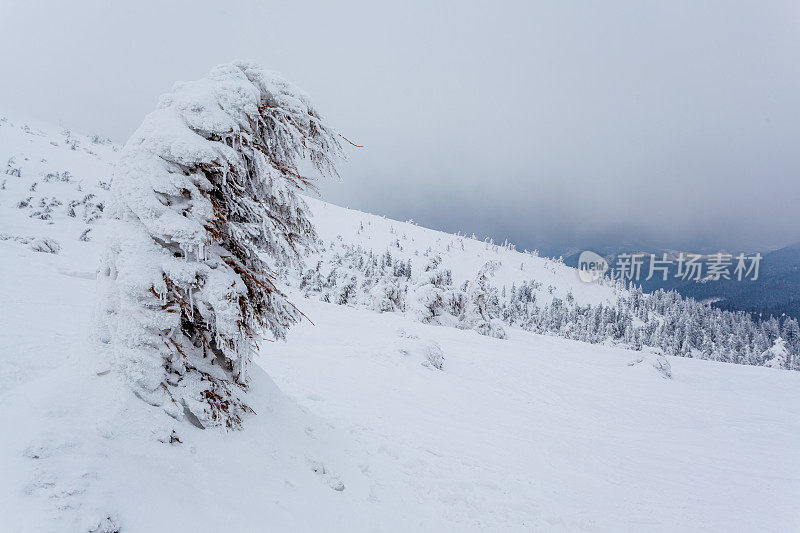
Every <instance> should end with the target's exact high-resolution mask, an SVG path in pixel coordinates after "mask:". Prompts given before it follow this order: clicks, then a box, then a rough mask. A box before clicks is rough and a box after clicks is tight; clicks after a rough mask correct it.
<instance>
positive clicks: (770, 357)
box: [761, 337, 789, 368]
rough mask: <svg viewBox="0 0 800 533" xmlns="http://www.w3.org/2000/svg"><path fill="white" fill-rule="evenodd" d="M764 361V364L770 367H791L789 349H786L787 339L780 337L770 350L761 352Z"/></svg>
mask: <svg viewBox="0 0 800 533" xmlns="http://www.w3.org/2000/svg"><path fill="white" fill-rule="evenodd" d="M761 358H762V360H763V361H764V366H768V367H770V368H788V367H789V351H788V350H787V349H786V341H784V340H783V339H782V338H780V337H778V338H777V339H775V344H773V345H772V347H771V348H770V349H769V350H766V351H765V352H764V353H763V354H761Z"/></svg>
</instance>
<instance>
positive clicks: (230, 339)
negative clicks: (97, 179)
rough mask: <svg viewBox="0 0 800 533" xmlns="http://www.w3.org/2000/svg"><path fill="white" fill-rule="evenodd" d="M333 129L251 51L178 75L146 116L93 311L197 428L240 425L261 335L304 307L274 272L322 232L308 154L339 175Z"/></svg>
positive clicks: (153, 397)
mask: <svg viewBox="0 0 800 533" xmlns="http://www.w3.org/2000/svg"><path fill="white" fill-rule="evenodd" d="M337 135H338V134H337V133H336V132H335V131H334V130H333V129H331V128H330V127H329V126H328V125H327V124H326V123H325V122H324V121H323V119H322V118H321V116H320V114H319V113H318V112H317V110H316V109H315V108H314V106H313V105H312V103H311V102H310V100H309V98H308V97H307V96H306V95H305V94H304V93H303V92H301V91H299V90H298V89H297V88H296V87H294V86H293V85H291V84H290V83H288V82H287V81H286V80H284V79H283V78H281V77H280V76H278V75H277V74H275V73H272V72H269V71H266V70H263V69H261V68H260V67H258V66H257V65H254V64H251V63H246V62H234V63H231V64H227V65H222V66H219V67H217V68H215V69H213V70H212V71H211V72H210V74H209V75H208V76H207V77H206V78H204V79H201V80H199V81H194V82H188V83H179V84H177V85H175V87H174V89H173V92H172V93H170V94H167V95H165V96H163V97H162V98H161V100H160V102H159V104H158V108H157V110H156V111H154V112H153V113H151V114H150V115H148V116H147V117H146V118H145V120H144V122H143V124H142V125H141V126H140V127H139V129H138V130H137V131H136V132H135V133H134V134H133V136H132V137H131V139H130V140H129V141H128V143H127V144H126V146H125V148H124V150H123V152H122V154H121V157H120V160H119V163H118V165H117V168H116V173H115V176H114V180H113V186H112V188H113V197H114V200H113V204H112V205H111V206H110V210H109V214H110V218H111V219H112V223H113V229H112V233H113V238H112V240H111V242H110V245H109V248H108V252H107V254H106V257H105V259H104V262H103V265H102V267H101V272H100V276H99V280H100V283H101V290H102V294H103V297H102V298H101V302H100V305H99V317H98V319H99V326H100V328H99V332H100V337H101V340H103V341H104V342H106V343H108V344H109V348H110V351H111V352H113V356H114V361H115V363H116V365H117V366H118V368H119V369H120V370H121V372H122V373H123V374H124V375H125V376H126V377H127V378H128V380H129V381H130V383H131V385H132V386H133V388H134V390H135V392H136V394H137V395H138V396H139V397H141V398H142V399H144V400H145V401H147V402H149V403H151V404H153V405H157V406H161V407H163V408H164V409H165V410H166V411H167V412H168V413H169V414H170V415H172V416H174V417H175V418H186V419H188V420H189V421H190V422H192V423H193V424H195V425H198V426H201V427H210V426H223V427H228V428H237V427H239V426H240V425H241V423H242V416H243V415H244V414H245V413H246V412H248V411H249V408H248V407H247V403H246V398H245V396H244V392H245V391H246V389H247V374H246V372H247V364H248V362H249V361H250V359H251V355H252V352H253V350H254V348H255V347H256V340H257V339H258V338H259V336H260V335H261V334H262V333H267V332H268V333H269V334H271V336H272V337H273V338H275V339H281V338H283V337H284V336H285V334H286V330H287V328H288V327H289V326H291V325H292V324H293V323H295V322H297V321H298V320H299V319H300V317H301V315H300V313H299V311H298V310H297V309H296V308H295V307H294V306H293V305H292V304H291V303H290V302H289V301H287V299H286V296H285V295H284V294H283V293H282V292H281V290H280V289H279V287H278V284H277V283H276V278H275V274H274V272H275V270H276V268H277V267H279V266H281V265H285V264H288V263H292V262H295V263H296V262H298V261H299V260H300V257H301V254H302V253H303V252H304V250H305V249H306V248H307V247H309V246H310V245H312V244H313V243H314V241H315V232H314V228H313V227H312V226H311V224H310V223H309V221H308V218H307V214H306V205H305V203H304V201H303V200H302V198H300V197H299V196H298V192H300V191H303V190H307V189H309V188H313V183H312V180H311V179H310V178H308V177H305V176H304V175H302V174H301V171H300V166H301V162H302V161H303V160H306V161H308V162H310V163H311V165H313V167H315V168H316V169H317V170H318V171H319V172H321V173H322V174H323V175H336V170H335V168H334V165H333V163H334V161H335V160H336V158H338V157H340V156H341V155H342V152H341V146H340V144H339V141H338V136H337Z"/></svg>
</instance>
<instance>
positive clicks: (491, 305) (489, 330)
mask: <svg viewBox="0 0 800 533" xmlns="http://www.w3.org/2000/svg"><path fill="white" fill-rule="evenodd" d="M499 266H500V264H499V262H498V261H488V262H487V263H486V264H485V265H483V266H482V267H481V269H480V270H479V271H478V275H477V276H476V277H475V279H474V280H472V281H471V282H470V283H469V288H468V290H467V298H468V302H469V305H468V306H467V312H466V316H465V317H464V322H465V325H466V326H467V327H469V328H472V329H474V330H475V331H477V332H478V333H480V334H481V335H488V336H490V337H496V338H498V339H505V338H506V331H505V329H503V326H502V324H501V323H500V320H499V319H498V317H499V315H500V310H499V305H498V302H497V288H495V287H493V286H491V285H490V284H489V277H490V276H492V275H494V272H495V271H496V270H497V268H499Z"/></svg>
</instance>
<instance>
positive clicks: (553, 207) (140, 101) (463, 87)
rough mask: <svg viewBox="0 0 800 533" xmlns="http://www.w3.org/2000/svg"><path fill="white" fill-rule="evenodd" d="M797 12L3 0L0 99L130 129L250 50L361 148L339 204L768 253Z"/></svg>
mask: <svg viewBox="0 0 800 533" xmlns="http://www.w3.org/2000/svg"><path fill="white" fill-rule="evenodd" d="M97 21H102V24H98V23H97ZM798 23H800V5H798V4H797V3H796V2H790V1H772V2H743V1H737V2H706V3H703V4H702V5H700V4H697V3H696V2H689V1H678V2H661V3H657V4H652V3H650V4H631V3H628V2H604V3H602V4H592V3H578V4H569V5H566V4H564V3H562V2H544V3H542V2H538V3H535V4H533V3H529V2H506V3H502V4H500V5H497V4H488V3H481V2H459V3H437V4H436V5H430V3H428V2H404V3H402V4H397V5H393V6H385V5H375V4H373V3H368V2H354V1H343V2H336V3H335V4H327V5H326V4H323V3H320V4H319V5H316V6H313V8H311V7H310V6H308V5H297V4H295V3H289V2H286V3H273V2H269V3H263V2H256V1H254V0H252V1H233V2H226V3H224V4H221V3H217V2H210V1H205V0H204V1H197V2H171V3H169V4H168V5H165V4H163V3H161V2H154V1H149V0H146V1H141V2H136V3H124V4H120V5H111V4H109V3H105V2H91V1H90V2H81V3H79V4H72V3H71V4H64V3H61V2H54V1H53V2H37V3H24V4H23V3H14V4H13V5H12V4H10V3H9V5H5V6H4V8H3V16H2V17H0V47H2V48H3V49H4V50H14V51H15V53H14V54H0V68H2V71H3V72H4V73H5V75H6V80H8V82H7V83H4V84H2V86H0V98H1V99H2V101H3V102H4V104H5V106H6V107H7V108H8V110H18V111H19V112H21V113H24V114H25V115H27V116H39V117H42V118H45V119H48V120H52V119H54V118H56V119H59V120H61V121H62V123H63V124H64V125H67V126H71V127H74V128H76V129H79V130H80V131H94V132H98V133H101V134H104V135H107V136H110V137H112V138H113V139H114V140H116V141H119V142H123V141H125V140H126V139H127V137H128V136H129V135H130V133H131V132H132V131H133V129H134V128H135V127H136V126H137V125H138V124H139V122H140V120H141V117H142V116H143V115H144V114H145V112H146V111H148V110H150V109H152V107H153V105H154V104H155V102H156V99H157V97H158V96H159V95H160V94H161V93H163V92H166V91H167V90H169V88H170V86H171V84H172V82H173V80H174V79H176V78H179V79H180V78H182V79H195V78H197V77H198V76H200V75H202V74H203V73H205V72H207V71H208V69H209V68H210V67H211V66H213V65H214V64H218V63H222V62H226V61H230V60H231V59H233V58H237V57H241V58H252V59H255V60H257V61H259V62H260V63H262V64H264V65H267V66H268V67H270V68H273V69H275V70H278V71H280V72H282V73H283V74H285V75H286V76H287V77H288V78H290V79H292V80H295V81H296V82H297V83H298V84H299V85H300V86H302V87H305V88H307V90H308V91H309V92H310V94H312V95H314V96H315V98H316V101H317V103H318V105H319V107H320V108H321V109H324V110H326V113H327V115H328V118H329V119H330V120H331V122H332V123H335V124H337V125H338V126H339V127H340V128H341V131H342V132H343V133H344V134H345V135H347V136H348V138H350V139H351V140H353V141H354V142H356V143H358V144H361V145H364V146H365V147H364V148H361V149H355V148H353V149H351V150H350V162H349V164H347V165H345V166H344V167H343V168H342V175H343V178H344V179H343V181H342V182H328V183H326V184H324V185H323V193H324V196H325V197H326V198H327V199H330V200H331V201H334V202H337V203H340V204H345V205H350V206H353V207H358V208H362V209H365V210H368V211H371V212H376V213H382V214H385V215H388V216H391V217H395V218H401V219H407V218H413V219H415V220H418V221H420V222H421V223H424V224H426V225H428V226H434V227H438V228H442V229H445V230H448V231H459V230H460V231H462V232H467V233H472V232H475V233H477V234H478V235H479V236H487V237H493V238H495V239H496V240H497V239H500V240H502V239H504V238H506V237H507V238H509V239H511V240H513V241H515V242H516V243H518V245H519V246H520V248H539V249H541V250H542V251H543V252H544V253H551V254H560V253H563V252H564V251H565V250H567V249H569V248H570V247H599V246H603V245H616V244H622V243H626V242H637V243H641V244H642V247H649V248H659V247H670V248H684V249H699V248H715V249H719V248H729V249H733V248H736V249H768V248H774V247H779V246H782V245H786V244H789V243H792V242H797V241H800V217H798V216H797V205H798V203H800V180H799V179H798V174H800V152H798V150H797V149H796V146H795V144H796V139H798V138H799V137H800V105H799V104H798V98H797V95H798V94H800V73H798V68H797V65H798V64H800V33H798V32H797V27H798ZM209 29H213V34H214V35H215V37H214V38H208V37H207V35H208V33H207V31H206V30H209ZM201 30H202V31H203V32H205V35H204V36H202V37H201V36H200V35H201ZM420 190H422V191H425V194H424V196H421V195H420V194H419V191H420Z"/></svg>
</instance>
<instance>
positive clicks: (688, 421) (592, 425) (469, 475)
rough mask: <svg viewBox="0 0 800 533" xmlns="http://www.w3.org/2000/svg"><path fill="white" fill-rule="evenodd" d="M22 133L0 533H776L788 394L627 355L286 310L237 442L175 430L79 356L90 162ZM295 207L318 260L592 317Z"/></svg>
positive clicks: (562, 284) (777, 376) (789, 509)
mask: <svg viewBox="0 0 800 533" xmlns="http://www.w3.org/2000/svg"><path fill="white" fill-rule="evenodd" d="M24 123H27V124H28V125H29V126H28V127H27V128H24V127H23V122H20V121H14V120H8V119H7V120H5V121H0V167H2V165H3V164H5V162H6V161H8V160H9V159H10V158H12V157H13V160H12V161H10V162H9V163H8V164H7V165H6V168H7V170H5V175H0V183H3V184H4V185H3V187H2V189H0V234H2V235H3V240H0V294H1V295H2V304H3V315H2V321H0V357H2V361H3V364H2V365H0V407H2V408H1V409H0V428H2V430H0V431H2V438H0V472H2V480H3V481H2V483H0V530H1V531H220V530H224V531H260V530H277V531H286V530H291V531H313V530H334V531H339V530H341V531H344V530H347V531H406V530H412V529H413V530H424V531H442V530H445V531H465V530H534V531H645V530H646V531H687V530H706V531H732V530H736V531H756V530H759V531H794V530H797V529H798V528H800V509H798V507H797V505H796V502H797V501H798V498H800V451H798V450H800V401H798V400H800V395H798V392H797V391H798V390H800V374H798V373H795V372H788V371H779V370H774V369H768V368H757V367H746V366H739V365H728V364H721V363H714V362H710V361H698V360H692V359H683V358H672V357H668V358H667V360H668V362H669V363H670V364H671V367H672V378H671V379H667V378H665V376H664V374H663V373H662V372H659V371H658V370H657V369H656V368H654V366H655V365H657V364H659V362H660V360H661V359H659V358H658V357H657V356H656V355H654V354H651V353H649V352H647V351H644V352H631V351H627V350H623V349H620V348H613V347H603V346H598V345H588V344H583V343H579V342H575V341H569V340H564V339H559V338H556V337H549V336H541V335H536V334H533V333H529V332H525V331H521V330H518V329H514V328H510V329H509V331H508V337H509V338H508V339H504V340H499V339H493V338H490V337H485V336H481V335H478V334H477V333H476V332H474V331H471V330H460V329H455V328H445V327H438V326H432V325H425V324H421V323H419V322H417V321H415V320H414V319H413V317H411V316H409V315H408V314H401V313H383V314H379V313H375V312H372V311H369V310H366V309H362V308H357V307H351V306H338V305H334V304H329V303H324V302H320V301H318V300H317V299H311V300H305V299H303V298H302V293H301V292H300V291H299V290H297V289H294V288H290V289H289V290H290V295H292V296H293V297H294V299H295V301H296V302H297V303H298V306H299V307H300V308H301V309H302V310H303V312H304V313H305V314H306V315H307V316H308V317H309V319H310V322H306V323H304V324H302V325H301V326H299V327H297V328H295V329H293V330H292V331H291V332H290V335H289V339H288V342H286V343H264V345H263V346H262V353H261V354H260V356H259V358H258V359H257V361H256V362H257V363H258V367H260V368H254V369H253V371H252V373H251V379H252V381H251V386H250V393H249V395H250V403H251V405H252V407H253V408H254V410H255V411H256V413H257V414H256V415H253V416H250V417H249V418H248V419H247V420H246V421H245V429H244V430H243V431H241V432H233V433H227V434H226V433H221V432H216V431H201V430H198V429H196V428H195V427H194V426H191V425H189V424H178V423H176V422H175V421H174V420H173V419H171V418H169V417H168V416H167V415H165V414H164V412H163V411H162V410H160V409H158V408H153V407H150V406H148V405H146V404H145V403H143V402H142V401H140V400H139V399H138V398H136V397H135V396H134V395H133V394H132V392H131V391H130V389H129V388H128V387H127V386H126V385H125V384H124V383H123V382H122V381H121V379H120V378H119V377H118V376H116V375H115V373H114V372H109V365H108V362H107V361H106V359H105V358H104V354H103V353H102V352H99V351H97V349H96V347H95V346H94V345H92V344H91V342H90V341H89V334H88V333H89V330H90V328H91V325H92V312H93V307H94V303H93V301H94V291H95V282H94V272H95V268H96V265H97V261H98V255H99V253H100V250H101V248H102V240H103V239H102V237H103V235H102V234H103V222H102V218H98V217H97V216H96V215H97V214H98V212H102V203H103V201H104V198H105V194H107V193H106V189H105V187H106V185H105V183H107V182H108V180H109V179H110V177H111V173H112V165H113V161H114V157H115V154H116V152H115V148H114V146H113V145H112V144H110V143H107V142H104V141H101V140H99V139H95V140H94V141H93V140H92V139H91V138H87V137H84V136H80V135H75V134H71V133H70V134H69V135H67V134H66V133H63V132H62V131H60V130H59V129H58V128H53V127H51V126H48V125H46V124H32V123H31V122H30V121H25V122H24ZM0 171H2V170H0ZM65 171H68V172H69V174H68V175H66V177H65V174H64V172H65ZM48 176H51V177H49V178H48ZM4 180H5V181H4ZM33 183H36V184H37V185H36V186H35V187H33ZM32 187H33V189H34V190H31V188H32ZM89 194H94V196H93V197H91V198H89V199H86V200H84V199H85V198H86V196H87V195H89ZM28 197H31V200H30V201H29V202H28V204H27V205H24V206H22V207H18V203H19V202H20V200H26V199H27V198H28ZM59 202H60V203H59ZM71 202H75V203H73V204H72V205H71ZM310 203H311V207H312V210H313V211H314V215H315V217H314V222H315V224H316V225H317V228H318V231H319V233H320V236H321V237H322V239H323V241H325V242H327V243H330V242H333V241H334V240H338V239H339V236H340V235H341V239H342V241H343V242H348V243H354V244H357V245H358V246H361V247H363V248H365V249H372V250H374V251H375V252H376V253H383V252H384V251H385V250H386V249H387V247H389V246H392V250H393V251H392V254H393V255H397V256H399V257H405V258H412V262H413V263H414V264H415V267H416V264H417V263H418V262H417V261H414V260H413V258H414V257H417V256H421V255H424V254H425V252H426V251H427V249H428V248H432V249H434V250H436V251H437V252H439V253H442V254H443V258H444V260H445V261H446V262H447V266H448V268H450V269H451V270H452V271H453V277H454V278H455V281H456V282H461V281H463V280H467V279H470V278H471V277H473V276H474V275H475V272H476V271H477V270H478V269H479V268H480V267H481V265H483V264H484V263H485V262H486V261H488V260H500V261H501V263H502V264H501V266H500V269H499V270H498V271H497V273H496V274H495V276H496V279H497V280H498V284H510V283H512V282H516V283H519V282H521V281H523V280H526V279H532V278H533V279H537V280H540V281H541V282H542V285H541V291H542V294H541V298H546V297H547V296H549V295H550V293H551V292H552V293H553V294H552V295H554V296H559V297H566V295H567V293H568V292H572V293H573V295H574V297H575V299H576V300H580V301H582V302H585V303H587V304H588V303H595V302H602V301H610V300H613V299H614V298H615V297H616V295H615V294H614V289H613V288H612V287H608V286H599V285H585V284H582V283H580V281H579V280H578V278H577V276H575V273H574V271H572V270H570V269H567V268H566V267H564V266H563V265H561V264H558V263H556V262H553V261H550V260H547V259H543V258H538V257H534V256H532V255H530V254H520V253H517V252H514V251H512V250H510V249H506V248H503V247H500V248H495V247H492V246H488V245H487V244H485V243H481V242H476V241H473V240H470V239H462V238H459V237H456V236H451V235H447V234H443V233H439V232H434V231H431V230H426V229H424V228H420V227H417V226H414V225H413V224H406V223H400V222H395V221H390V220H386V219H383V218H380V217H375V216H372V215H368V214H364V213H359V212H355V211H349V210H345V209H342V208H339V207H336V206H333V205H330V204H325V203H323V202H319V201H316V200H311V201H310ZM70 209H72V213H71V212H70ZM37 213H38V214H37ZM72 214H74V215H75V216H72ZM87 229H90V230H91V231H89V232H88V233H86V230H87ZM81 235H83V238H84V240H81ZM395 241H399V244H400V246H399V247H398V246H396V245H394V244H393V243H394V242H395ZM462 243H463V246H464V249H463V250H462V249H461V245H462ZM448 247H449V248H450V249H449V250H448ZM401 248H402V249H401ZM56 249H57V250H58V253H48V251H54V250H56ZM41 250H44V251H41ZM520 267H521V268H520ZM548 287H553V289H552V291H551V290H549V289H548ZM312 322H313V325H312ZM442 356H443V361H444V364H443V367H442V368H441V369H439V368H437V367H438V366H441V365H440V363H441V362H442ZM640 360H641V362H639V363H636V362H637V361H640ZM631 363H635V364H631ZM654 363H655V365H654Z"/></svg>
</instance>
